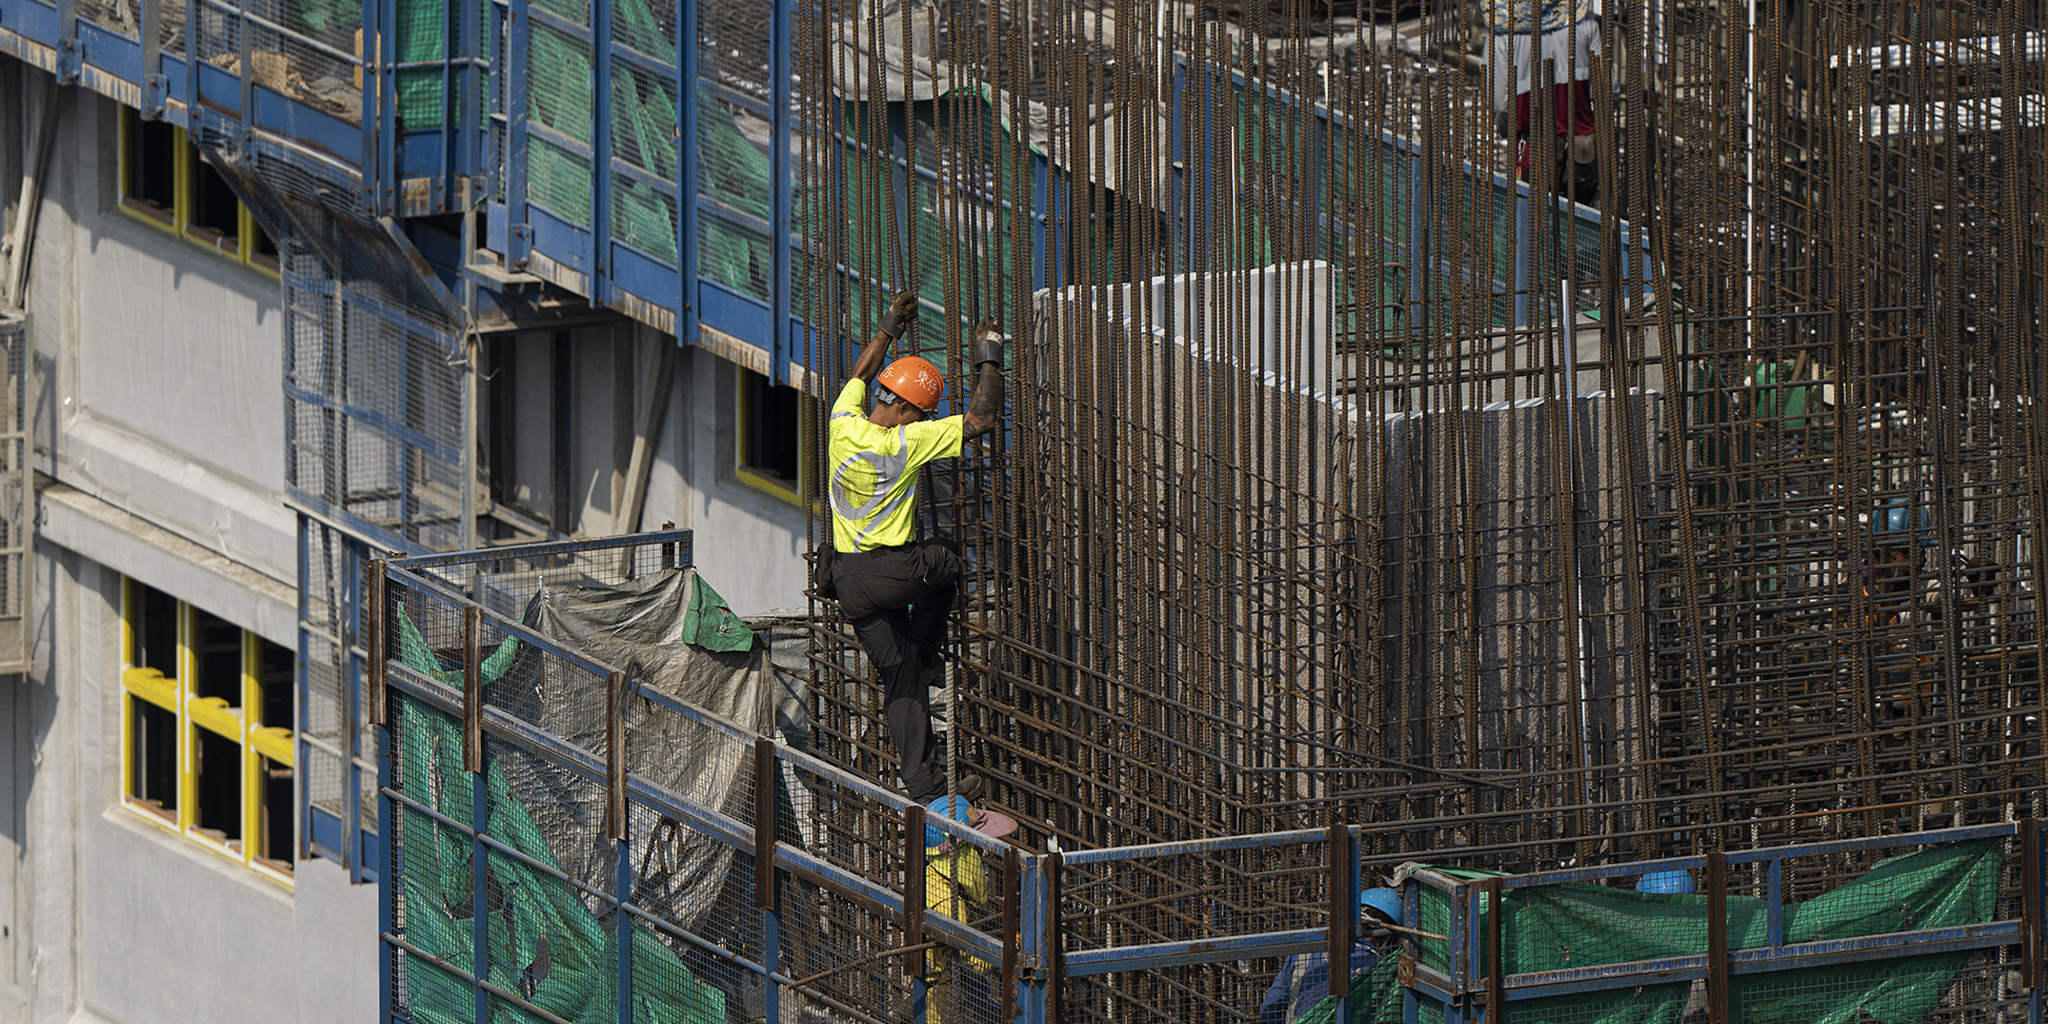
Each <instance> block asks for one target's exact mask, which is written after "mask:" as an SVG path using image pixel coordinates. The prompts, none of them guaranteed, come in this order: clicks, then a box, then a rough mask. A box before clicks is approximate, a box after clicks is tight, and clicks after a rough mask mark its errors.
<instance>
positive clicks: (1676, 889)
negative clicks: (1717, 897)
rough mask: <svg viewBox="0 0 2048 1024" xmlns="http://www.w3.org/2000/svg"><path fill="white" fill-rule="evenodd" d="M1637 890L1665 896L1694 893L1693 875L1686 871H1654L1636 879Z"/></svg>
mask: <svg viewBox="0 0 2048 1024" xmlns="http://www.w3.org/2000/svg"><path fill="white" fill-rule="evenodd" d="M1636 891H1637V892H1649V893H1657V894H1659V895H1664V896H1690V895H1692V875H1691V873H1689V872H1685V871H1652V872H1650V873H1649V874H1647V875H1644V876H1643V877H1641V878H1638V879H1636Z"/></svg>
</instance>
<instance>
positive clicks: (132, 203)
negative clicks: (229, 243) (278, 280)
mask: <svg viewBox="0 0 2048 1024" xmlns="http://www.w3.org/2000/svg"><path fill="white" fill-rule="evenodd" d="M120 116H121V131H120V151H121V152H120V175H121V177H120V184H119V187H118V188H117V189H116V193H117V195H118V196H119V200H118V203H117V205H119V206H120V208H121V212H123V213H126V214H127V215H128V216H130V217H133V218H135V219H136V220H139V221H141V222H143V223H144V224H148V225H150V226H151V227H154V228H156V229H158V230H160V231H168V232H170V233H171V234H174V235H177V236H178V237H180V238H182V239H184V240H186V241H188V242H191V243H192V244H194V245H197V246H199V247H200V248H202V249H205V250H207V251H208V252H212V253H214V254H216V255H219V256H222V257H225V258H226V259H228V260H230V261H231V262H234V263H239V264H241V265H242V266H245V267H248V268H249V269H251V270H254V271H256V272H257V273H259V274H267V275H269V276H271V277H277V276H279V274H278V271H279V265H278V260H277V258H276V257H274V256H267V255H264V254H262V253H259V252H257V251H256V249H257V241H258V239H260V238H261V237H262V235H263V226H262V225H260V224H258V223H257V222H256V216H255V214H253V213H251V212H250V211H249V204H247V203H244V202H242V201H241V200H240V199H237V200H236V201H235V236H234V237H235V245H234V247H233V248H229V247H226V246H223V245H221V241H222V240H223V239H225V238H226V237H227V236H226V235H221V234H216V233H215V232H213V231H212V230H210V229H208V228H205V227H202V226H199V225H195V224H193V223H192V214H193V212H194V211H195V210H196V209H197V208H198V205H199V203H198V194H199V172H200V170H201V168H202V166H203V163H204V162H203V161H202V160H201V159H200V157H199V147H198V146H195V145H193V144H192V137H191V135H189V134H187V133H186V131H185V129H183V128H172V129H171V152H172V154H173V155H172V158H171V208H170V209H169V210H159V209H158V208H156V207H154V206H151V205H149V204H148V203H146V202H144V201H143V200H141V199H138V198H136V197H134V196H131V195H129V194H128V182H129V181H130V180H131V179H132V177H133V174H134V170H135V160H136V159H137V155H138V154H137V152H136V150H137V148H138V143H137V141H136V134H137V133H138V132H140V131H141V129H142V115H141V114H140V113H139V112H138V111H135V110H133V109H130V108H126V107H124V108H122V110H121V115H120Z"/></svg>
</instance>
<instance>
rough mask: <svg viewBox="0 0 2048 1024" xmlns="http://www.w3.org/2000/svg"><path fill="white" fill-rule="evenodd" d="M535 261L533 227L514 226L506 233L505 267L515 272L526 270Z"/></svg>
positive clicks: (526, 225)
mask: <svg viewBox="0 0 2048 1024" xmlns="http://www.w3.org/2000/svg"><path fill="white" fill-rule="evenodd" d="M532 260H533V225H531V224H514V225H512V229H511V230H510V231H509V232H507V233H506V238H505V266H507V267H510V268H511V269H513V270H525V269H526V265H527V264H528V263H530V262H532Z"/></svg>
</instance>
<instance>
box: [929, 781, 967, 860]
mask: <svg viewBox="0 0 2048 1024" xmlns="http://www.w3.org/2000/svg"><path fill="white" fill-rule="evenodd" d="M924 811H925V813H926V814H933V815H937V816H939V817H941V818H951V819H953V820H954V821H957V822H959V823H961V824H962V825H965V824H967V821H968V815H970V814H973V813H974V807H973V805H971V804H969V803H968V802H967V798H966V797H964V796H961V795H959V794H957V793H956V794H954V795H952V796H942V797H939V798H938V799H936V800H933V801H932V802H931V803H928V804H926V805H924ZM951 838H953V837H952V836H949V835H947V834H946V833H944V832H941V831H939V830H938V829H937V828H936V827H934V826H931V825H926V826H925V827H924V845H925V846H926V847H933V846H939V845H942V844H944V843H945V841H946V840H948V839H951Z"/></svg>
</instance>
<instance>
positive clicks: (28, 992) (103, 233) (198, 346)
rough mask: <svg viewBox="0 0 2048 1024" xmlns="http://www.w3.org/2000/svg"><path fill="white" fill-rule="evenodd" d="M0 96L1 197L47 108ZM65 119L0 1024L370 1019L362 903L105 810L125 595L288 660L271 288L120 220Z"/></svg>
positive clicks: (67, 108)
mask: <svg viewBox="0 0 2048 1024" xmlns="http://www.w3.org/2000/svg"><path fill="white" fill-rule="evenodd" d="M5 81H6V82H7V83H8V84H11V85H17V86H19V87H18V88H13V89H9V90H7V95H0V138H5V139H7V140H9V141H8V143H7V144H6V146H4V147H0V152H4V153H5V154H7V159H6V160H5V164H6V166H4V167H0V172H4V173H5V180H0V190H4V191H5V192H6V193H7V195H8V196H9V197H10V198H11V197H12V196H14V195H15V194H17V191H18V186H19V177H18V176H19V174H20V173H21V167H22V164H23V161H22V160H21V159H20V156H19V154H20V153H21V151H22V150H23V148H24V147H23V143H22V141H21V140H22V139H23V137H24V136H25V135H26V134H27V132H28V121H29V116H28V111H29V110H30V109H31V104H35V105H37V106H39V105H40V103H41V96H42V90H43V89H46V88H49V87H50V86H49V84H48V83H49V79H48V77H47V76H44V75H38V74H29V75H22V74H19V73H18V72H16V73H12V74H10V75H9V76H8V77H7V78H6V79H5ZM57 109H58V111H59V117H60V119H59V122H58V129H57V133H56V137H55V140H54V149H53V150H52V152H51V155H50V157H49V159H48V164H47V168H46V174H45V175H44V177H43V184H44V192H43V198H42V202H41V203H40V205H39V208H38V210H37V211H36V212H37V214H38V218H39V219H38V223H37V229H36V241H35V245H34V248H33V250H32V257H31V258H32V264H31V274H30V281H29V291H28V295H27V300H28V301H27V307H28V310H29V313H30V316H31V320H30V330H31V333H32V336H33V339H34V345H35V362H36V371H37V375H38V376H37V386H38V392H37V394H36V396H35V398H34V411H35V416H36V430H37V436H38V453H37V467H38V468H39V469H40V470H42V471H43V472H45V473H46V474H48V476H49V477H50V478H51V479H50V480H49V481H46V484H45V489H44V492H43V506H44V508H43V515H42V522H43V525H42V527H41V530H42V538H41V539H40V541H39V543H38V546H37V556H36V558H35V560H34V562H35V569H34V571H35V573H36V584H37V585H36V595H35V602H34V607H35V623H36V625H35V631H36V656H35V666H34V668H33V670H32V671H31V672H30V673H28V674H27V675H25V676H21V677H7V678H0V714H4V715H5V718H6V721H7V723H8V727H7V732H6V734H5V740H4V742H5V750H4V752H0V1022H6V1021H37V1022H42V1021H50V1022H61V1021H85V1022H96V1021H104V1022H108V1024H145V1022H153V1021H169V1020H293V1021H336V1022H340V1021H350V1022H356V1021H363V1020H369V1019H373V1018H374V1017H375V1015H376V1008H377V964H376V949H377V946H376V897H375V891H374V889H371V888H367V887H351V886H350V885H349V884H348V881H347V876H346V874H345V873H344V872H343V871H342V870H341V869H340V868H339V867H337V866H335V865H332V864H328V863H325V862H320V861H315V862H302V863H300V864H298V865H297V866H296V872H295V877H294V884H293V885H292V886H291V887H286V886H284V885H282V884H280V883H278V882H276V881H273V880H270V879H268V878H265V877H263V876H262V875H260V874H259V873H257V872H255V871H253V870H251V869H249V868H246V867H243V866H242V865H240V864H239V863H235V862H232V861H229V860H228V859H227V858H225V857H223V856H221V855H219V854H217V853H214V852H212V851H210V850H208V849H206V848H204V847H202V846H200V845H199V844H198V843H196V842H194V841H192V840H190V839H187V838H185V837H182V836H179V835H176V834H173V833H171V832H170V831H169V830H167V829H165V828H163V827H161V826H158V825H155V824H152V823H151V822H150V821H149V820H148V819H145V818H144V817H143V816H142V815H141V814H139V813H138V812H136V811H134V810H132V809H130V808H128V807H126V806H124V805H123V803H122V800H121V793H122V788H123V779H122V774H121V744H122V736H121V714H120V710H121V700H122V693H123V691H122V688H121V682H120V669H121V623H120V593H121V589H120V588H121V578H122V575H123V574H127V575H132V576H134V577H136V578H137V579H139V580H142V581H144V582H147V583H149V584H150V585H152V586H155V587H158V588H159V589H162V590H165V591H166V592H168V593H170V594H172V595H173V596H176V597H179V598H183V599H186V600H189V601H191V602H192V603H193V604H194V605H195V606H196V607H200V608H204V609H205V610H207V611H210V612H213V613H215V614H217V615H220V616H221V617H223V618H226V619H228V620H229V621H230V622H233V623H235V624H236V625H239V626H242V627H243V628H245V629H250V630H253V631H255V632H257V633H259V634H260V635H262V636H263V637H264V638H265V639H268V640H271V641H273V642H277V643H282V644H294V643H295V639H296V638H295V633H294V625H293V614H292V604H291V597H290V595H291V592H292V587H293V581H294V577H295V566H296V544H297V542H296V536H295V523H294V519H293V516H292V514H291V513H290V511H289V510H288V509H287V508H286V507H285V506H284V504H283V493H282V490H283V489H282V483H283V467H284V454H283V444H284V424H283V402H282V395H281V392H280V381H281V358H282V345H281V337H280V334H279V330H280V326H281V317H280V315H279V288H278V284H277V281H276V279H275V278H272V277H269V276H266V275H264V274H262V273H260V272H258V271H256V270H252V269H250V268H249V267H246V266H243V265H240V264H238V263H235V262H233V261H230V260H228V259H224V258H222V257H220V256H218V255H216V254H214V253H211V252H208V251H206V250H205V249H203V248H201V247H200V246H198V245H196V244H194V243H192V242H190V241H187V240H185V239H183V238H180V237H177V236H174V235H172V234H170V233H169V232H167V231H165V230H162V229H160V228H158V227H156V226H154V225H152V224H149V223H145V222H143V221H141V220H139V219H137V218H134V217H132V216H129V215H128V214H125V213H123V212H122V211H121V210H120V209H119V208H118V205H117V188H118V182H117V177H118V175H117V171H116V169H117V167H118V163H119V141H118V140H119V120H118V117H119V115H118V108H117V107H116V106H115V105H114V104H112V103H111V102H109V101H107V100H104V99H101V98H99V97H96V96H94V95H92V94H90V93H87V92H85V91H83V90H80V89H73V88H67V89H62V90H60V97H59V103H58V107H57ZM10 213H11V214H13V215H19V213H20V211H10Z"/></svg>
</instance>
